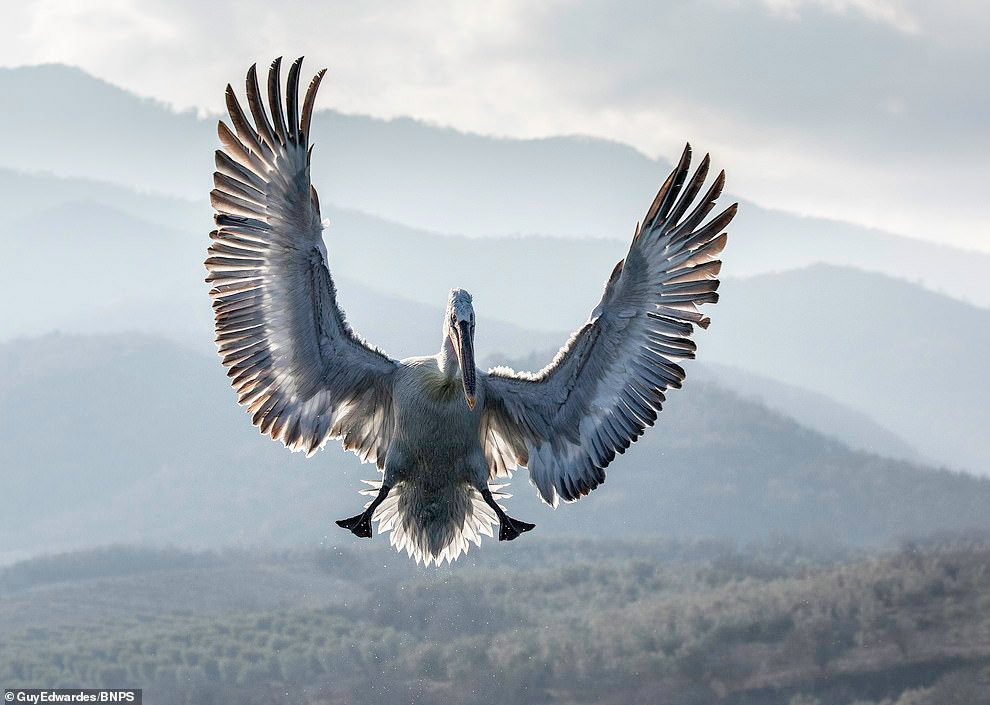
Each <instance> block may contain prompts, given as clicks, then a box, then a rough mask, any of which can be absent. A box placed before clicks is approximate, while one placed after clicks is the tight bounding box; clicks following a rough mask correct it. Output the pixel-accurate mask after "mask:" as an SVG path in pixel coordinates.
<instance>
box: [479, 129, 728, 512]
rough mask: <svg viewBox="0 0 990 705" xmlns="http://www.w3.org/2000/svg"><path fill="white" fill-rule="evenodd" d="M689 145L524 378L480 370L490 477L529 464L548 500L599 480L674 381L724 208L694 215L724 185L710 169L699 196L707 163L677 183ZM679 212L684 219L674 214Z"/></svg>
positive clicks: (567, 497) (711, 275)
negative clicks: (568, 330) (579, 316)
mask: <svg viewBox="0 0 990 705" xmlns="http://www.w3.org/2000/svg"><path fill="white" fill-rule="evenodd" d="M690 162H691V148H690V146H687V147H685V149H684V152H683V154H682V155H681V159H680V161H679V162H678V164H677V166H676V167H675V168H674V170H673V171H672V172H671V174H670V176H668V177H667V179H666V180H665V181H664V183H663V185H662V186H661V187H660V190H659V192H658V193H657V196H656V198H654V200H653V202H652V203H651V204H650V207H649V209H648V210H647V212H646V216H645V218H644V219H643V225H642V227H639V226H637V228H636V231H635V234H634V236H633V240H632V243H631V245H630V247H629V252H628V254H627V255H626V257H625V258H624V259H623V260H621V261H620V262H619V263H618V264H617V265H616V266H615V269H614V270H613V272H612V274H611V276H610V277H609V279H608V281H607V282H606V285H605V292H604V294H603V295H602V300H601V302H600V303H599V304H598V306H597V307H596V308H595V310H594V311H593V312H592V315H591V319H590V320H589V321H588V323H587V324H585V325H584V327H583V328H581V329H580V330H579V331H577V332H576V333H575V334H574V335H573V336H571V339H570V340H569V341H568V343H567V344H566V345H565V346H564V347H563V348H561V350H560V352H559V353H558V354H557V356H556V357H555V358H554V360H553V361H552V362H551V363H550V364H549V365H548V366H547V367H545V368H544V369H543V370H541V371H540V372H538V373H536V374H531V373H517V372H514V371H512V370H508V369H506V368H497V369H495V370H491V371H490V372H489V373H488V374H487V375H485V376H484V377H483V378H482V383H483V384H484V386H485V408H484V414H483V437H484V438H485V454H486V457H487V459H488V463H489V474H490V475H491V476H493V477H494V476H497V475H503V474H509V473H511V470H512V469H513V468H514V467H516V466H525V467H527V468H528V470H529V475H530V480H531V481H532V482H533V484H534V485H536V487H537V489H538V490H539V493H540V496H541V497H542V498H543V499H544V501H546V502H547V503H548V504H550V505H551V506H556V505H557V503H558V501H559V500H560V499H563V500H564V501H568V502H570V501H574V500H576V499H578V498H580V497H582V496H584V495H586V494H588V493H589V492H591V491H592V490H593V489H595V488H596V487H597V486H598V485H600V484H601V483H602V482H604V481H605V468H606V467H607V466H608V465H609V463H611V462H612V460H614V459H615V455H616V454H617V453H620V454H621V453H623V452H625V450H626V449H627V448H628V447H629V446H630V445H631V444H632V443H633V442H635V441H636V439H637V438H639V437H640V436H641V435H643V433H644V432H645V430H646V429H647V428H649V427H650V426H652V425H653V424H654V423H655V422H656V420H657V414H658V413H659V412H660V411H661V409H662V405H663V403H664V401H665V400H666V396H665V392H666V390H667V389H669V388H674V389H677V388H679V387H680V386H681V384H682V382H683V381H684V378H685V372H684V368H682V367H681V366H680V365H679V364H678V361H679V360H684V359H691V358H693V357H694V355H695V350H696V345H695V343H694V342H693V341H692V340H691V339H690V336H691V334H692V333H693V331H694V326H696V325H697V326H701V327H702V328H707V327H708V323H709V319H708V317H707V316H704V315H703V314H701V312H700V311H698V307H699V306H700V305H702V304H706V303H715V302H717V301H718V286H719V280H718V279H717V277H718V274H719V271H720V269H721V262H720V261H719V260H718V259H717V257H718V255H719V254H720V253H721V252H722V249H723V248H724V247H725V243H726V238H727V236H726V234H725V233H724V232H723V230H724V228H725V227H726V226H727V225H728V224H729V222H730V221H731V220H732V218H733V217H734V216H735V213H736V205H732V206H730V207H729V208H727V209H726V210H724V211H722V212H721V213H720V214H718V215H717V216H715V217H714V218H712V219H711V220H710V221H708V222H707V223H704V221H705V218H706V217H707V216H708V214H709V213H711V211H712V209H713V208H714V207H715V203H716V200H717V199H718V197H719V195H720V194H721V192H722V188H723V187H724V185H725V173H724V172H721V173H720V174H719V175H718V176H717V177H716V178H715V180H714V182H713V183H712V184H711V186H710V187H709V189H708V191H707V192H706V193H705V195H704V196H703V197H702V198H701V200H700V202H698V203H697V204H694V206H693V207H692V204H693V202H694V199H695V198H696V196H697V195H698V193H700V191H701V189H702V187H703V186H704V182H705V179H706V178H707V176H708V170H709V166H710V160H709V157H708V155H705V158H704V159H702V161H701V164H700V165H699V166H698V168H697V170H696V171H695V172H694V174H693V175H692V176H691V178H690V179H688V171H689V167H690ZM685 214H686V215H685Z"/></svg>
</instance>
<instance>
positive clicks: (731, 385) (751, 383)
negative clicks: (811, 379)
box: [692, 364, 931, 463]
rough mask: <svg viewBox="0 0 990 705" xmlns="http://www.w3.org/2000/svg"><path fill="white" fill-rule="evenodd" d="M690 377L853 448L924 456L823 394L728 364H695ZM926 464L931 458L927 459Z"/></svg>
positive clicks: (916, 459) (913, 459) (905, 456)
mask: <svg viewBox="0 0 990 705" xmlns="http://www.w3.org/2000/svg"><path fill="white" fill-rule="evenodd" d="M692 378H693V379H697V380H699V381H702V382H706V383H709V384H715V385H717V386H720V387H724V388H725V389H728V390H730V391H732V392H734V393H736V394H738V395H739V396H741V397H743V398H744V399H749V400H752V401H756V402H759V403H760V404H763V405H764V406H766V407H767V408H769V409H771V410H773V411H776V412H777V413H778V414H783V415H784V416H788V417H790V418H792V419H794V420H795V421H797V422H798V423H800V424H801V425H802V426H806V427H807V428H810V429H812V430H813V431H817V432H818V433H821V434H822V435H825V436H832V437H833V438H836V439H838V440H840V441H842V442H843V443H844V444H845V445H847V446H849V447H850V448H853V449H855V450H862V451H865V452H867V453H873V454H875V455H882V456H885V457H888V458H899V459H901V460H909V461H911V462H922V461H923V460H924V459H923V458H922V456H921V455H920V454H919V453H918V451H917V449H916V448H914V446H912V445H911V444H910V443H908V441H906V440H905V439H904V438H902V437H901V436H898V435H897V434H896V433H894V432H892V431H891V430H890V429H888V428H887V427H885V426H883V425H881V424H880V423H878V422H877V421H876V420H874V419H873V418H872V417H870V416H869V415H868V414H865V413H863V412H862V411H858V410H857V409H855V408H853V407H851V406H848V405H846V404H841V403H839V402H837V401H835V400H834V399H832V398H830V397H829V396H827V395H826V394H822V393H820V392H812V391H810V390H808V389H804V388H802V387H799V386H796V385H792V384H784V383H783V382H778V381H777V380H775V379H773V378H771V377H767V376H765V375H758V374H754V373H752V372H747V371H746V370H743V369H740V368H738V367H731V366H728V365H717V364H705V365H697V366H696V367H695V368H694V369H693V370H692ZM928 462H929V463H930V462H931V460H929V461H928Z"/></svg>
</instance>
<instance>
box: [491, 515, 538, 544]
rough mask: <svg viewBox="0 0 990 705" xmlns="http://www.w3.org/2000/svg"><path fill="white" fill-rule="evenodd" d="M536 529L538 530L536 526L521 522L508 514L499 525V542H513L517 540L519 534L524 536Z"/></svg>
mask: <svg viewBox="0 0 990 705" xmlns="http://www.w3.org/2000/svg"><path fill="white" fill-rule="evenodd" d="M534 528H536V524H529V523H527V522H525V521H519V520H518V519H513V518H512V517H510V516H509V515H507V514H506V515H504V516H502V517H501V521H500V522H499V524H498V540H499V541H511V540H512V539H514V538H517V537H518V536H519V534H524V533H526V532H527V531H531V530H532V529H534Z"/></svg>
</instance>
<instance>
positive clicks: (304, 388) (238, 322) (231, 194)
mask: <svg viewBox="0 0 990 705" xmlns="http://www.w3.org/2000/svg"><path fill="white" fill-rule="evenodd" d="M301 63H302V59H299V60H297V61H296V62H294V63H293V64H292V67H291V68H290V70H289V75H288V81H287V91H288V96H287V99H286V100H285V106H286V110H287V116H286V115H283V112H282V111H283V99H282V92H281V87H280V82H279V68H280V66H281V60H280V59H276V60H275V62H273V64H272V68H271V71H270V72H269V76H268V90H269V93H268V99H269V106H270V109H271V115H272V119H273V120H274V124H273V123H272V122H270V121H269V118H268V115H267V114H266V112H265V107H264V104H263V103H262V101H261V96H260V94H259V90H258V78H257V70H256V68H255V67H254V66H252V67H251V68H250V69H249V70H248V73H247V79H246V86H247V99H248V107H249V109H250V113H251V117H252V118H253V121H254V124H253V125H252V124H251V122H250V121H249V119H248V117H247V115H246V114H245V112H244V111H243V109H242V108H241V105H240V103H239V102H238V100H237V96H236V95H235V94H234V91H233V89H232V88H231V87H230V86H228V87H227V93H226V101H227V110H228V112H229V114H230V120H231V123H232V124H233V126H234V129H233V131H232V130H231V129H230V128H228V127H227V126H226V125H225V124H224V123H223V122H221V123H220V124H219V126H218V130H217V131H218V134H219V136H220V141H221V144H222V145H223V149H222V150H218V151H217V153H216V165H217V171H216V173H215V174H214V177H213V179H214V187H215V188H214V189H213V191H212V192H211V193H210V200H211V202H212V204H213V207H214V208H215V209H216V211H217V213H216V216H215V220H216V224H217V226H218V228H217V229H216V230H214V231H213V232H211V233H210V239H211V240H212V244H211V245H210V248H209V256H208V257H207V259H206V268H207V270H208V272H209V276H208V277H207V281H208V282H211V283H212V284H213V285H214V286H213V288H212V289H211V290H210V295H211V296H212V297H213V309H214V314H215V319H216V333H217V336H216V343H217V351H218V353H219V354H220V357H221V362H222V363H223V365H224V366H225V367H227V375H228V377H230V379H231V384H232V385H233V387H234V389H235V390H236V391H237V395H238V403H240V404H243V405H245V406H246V407H247V411H248V412H249V413H251V414H252V417H251V421H252V423H254V424H255V425H256V426H258V427H259V429H260V430H261V432H262V433H264V434H268V435H270V436H271V437H272V438H273V439H275V440H279V441H281V442H282V443H284V444H285V445H286V446H288V447H289V448H291V449H292V450H300V451H303V452H305V453H307V454H311V453H313V452H315V451H316V450H318V449H319V448H320V447H322V446H323V444H324V443H325V442H326V441H327V440H328V439H329V438H342V439H343V441H344V445H345V447H346V448H348V449H349V450H353V451H354V452H355V453H357V454H358V455H359V456H360V457H361V458H362V459H363V460H367V461H371V462H376V463H378V464H379V466H381V465H382V464H383V463H384V460H385V453H386V452H387V449H388V444H389V442H390V439H391V433H392V430H391V412H390V409H391V403H392V400H391V394H392V386H391V385H392V379H393V373H394V371H395V369H396V363H395V361H394V360H392V359H390V358H389V357H387V356H386V355H384V354H383V353H381V352H380V351H378V350H376V349H374V348H372V347H370V346H369V345H368V344H367V343H365V342H364V341H363V340H362V339H361V338H360V337H358V336H357V335H356V334H355V333H354V332H353V331H352V330H351V328H350V326H349V325H348V324H347V322H346V320H345V318H344V314H343V311H341V309H340V307H339V306H338V305H337V294H336V289H335V288H334V283H333V279H332V277H331V276H330V269H329V265H328V263H327V256H326V247H325V246H324V243H323V236H322V225H321V219H320V211H319V201H318V200H317V199H316V198H315V193H316V192H315V190H314V189H313V187H312V184H311V183H310V178H309V162H310V148H309V144H308V139H309V137H308V135H309V130H308V128H309V123H310V120H311V118H312V111H313V105H314V101H315V98H316V89H317V87H318V86H319V79H320V78H321V77H322V76H323V71H321V72H320V73H319V74H318V75H317V77H316V78H314V79H313V81H312V82H311V83H310V86H309V89H308V91H307V94H306V98H305V103H304V105H303V112H302V117H301V118H300V115H299V99H298V87H299V72H300V69H301ZM286 119H287V120H288V122H286ZM300 120H302V122H301V123H300Z"/></svg>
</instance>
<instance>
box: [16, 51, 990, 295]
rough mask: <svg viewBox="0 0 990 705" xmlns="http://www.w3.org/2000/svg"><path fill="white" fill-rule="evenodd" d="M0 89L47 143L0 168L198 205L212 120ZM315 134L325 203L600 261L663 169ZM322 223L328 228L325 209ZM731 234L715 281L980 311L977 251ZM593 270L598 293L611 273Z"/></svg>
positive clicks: (749, 224) (31, 84)
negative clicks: (880, 288) (800, 279)
mask: <svg viewBox="0 0 990 705" xmlns="http://www.w3.org/2000/svg"><path fill="white" fill-rule="evenodd" d="M231 78H232V79H237V77H233V76H232V77H231ZM234 82H235V83H238V84H239V81H238V80H234ZM328 88H329V86H328ZM219 90H221V87H219V86H218V91H219ZM325 90H327V89H325ZM0 91H2V94H3V95H5V96H7V104H8V106H9V109H8V110H5V111H4V112H3V114H0V129H2V130H3V131H4V133H5V134H40V135H44V136H45V139H42V140H10V141H9V144H7V145H5V149H4V151H3V154H2V155H0V166H5V167H9V168H14V169H17V170H20V171H29V172H32V173H33V172H39V171H48V172H53V173H55V174H59V175H61V176H71V177H81V178H88V179H97V180H103V181H108V182H111V183H113V184H117V185H123V186H127V187H130V188H137V189H139V190H147V191H155V192H160V193H162V194H167V195H170V196H178V197H182V198H185V199H194V200H195V201H197V202H199V203H205V201H206V194H207V192H208V191H209V189H210V187H211V183H210V175H211V173H212V169H213V166H212V159H213V158H212V153H213V150H214V149H215V148H216V146H217V139H216V137H215V132H214V130H215V118H214V117H210V118H198V117H196V116H195V115H194V114H192V113H174V112H171V111H169V110H168V109H167V108H166V107H165V106H164V105H162V104H161V103H157V102H155V101H151V100H146V99H141V98H138V97H137V96H134V95H133V94H130V93H128V92H126V91H124V90H121V89H119V88H116V87H114V86H111V85H110V84H107V83H105V82H103V81H100V80H98V79H95V78H93V77H91V76H88V75H87V74H85V73H83V72H82V71H80V70H78V69H73V68H69V67H66V66H59V65H47V66H33V67H22V68H17V69H0ZM324 99H326V98H324ZM313 134H314V142H315V143H316V152H315V156H314V161H313V181H314V183H315V185H316V187H317V188H318V189H319V190H320V193H321V197H322V199H321V200H322V202H323V203H324V204H336V205H337V207H339V208H345V209H350V210H354V211H359V212H363V213H367V214H369V215H374V216H376V217H378V218H382V219H384V220H388V221H392V222H398V223H403V224H405V225H407V226H409V227H413V228H417V229H420V230H426V231H431V232H437V233H448V234H449V233H456V234H463V235H469V236H484V237H490V236H494V235H503V236H504V235H511V234H538V235H544V236H556V237H559V236H568V237H572V238H573V237H584V236H592V237H604V238H609V239H611V240H612V242H611V245H615V246H616V247H615V249H614V252H615V253H617V254H615V256H614V257H610V259H611V260H612V262H611V263H614V260H616V259H618V258H619V257H621V256H622V254H624V251H623V248H622V247H621V246H618V245H617V244H616V242H615V240H625V239H626V238H627V237H629V236H631V234H632V230H633V225H634V223H635V221H636V220H637V219H638V218H641V217H642V215H643V213H644V212H645V209H646V207H647V206H648V204H649V203H650V200H651V199H652V196H653V194H654V192H655V191H656V189H657V187H658V185H659V184H660V182H661V181H662V179H663V178H664V177H665V176H666V173H667V171H668V169H669V163H668V162H666V161H661V160H653V159H650V158H648V157H646V156H645V155H643V154H641V153H639V152H637V151H635V150H633V149H631V148H630V147H628V146H625V145H621V144H617V143H614V142H608V141H604V140H599V139H589V138H581V137H554V138H548V139H539V140H512V139H497V138H491V137H483V136H479V135H471V134H464V133H460V132H457V131H455V130H451V129H447V128H440V127H436V126H433V125H426V124H423V123H420V122H416V121H414V120H410V119H397V120H389V121H383V120H376V119H372V118H368V117H363V116H356V115H342V114H339V113H335V112H332V111H320V112H318V113H317V114H316V115H315V117H314V121H313ZM83 136H84V138H83ZM686 137H689V135H686ZM697 146H698V147H699V148H700V149H703V145H697ZM715 163H716V164H717V165H718V166H724V167H725V168H726V169H727V171H728V172H729V184H730V186H731V184H732V180H731V172H732V165H731V164H724V163H722V162H721V161H720V160H719V159H718V155H715ZM730 198H731V197H729V198H726V203H728V202H729V201H730ZM325 215H329V216H330V217H331V219H333V218H335V217H336V214H335V212H334V210H333V209H332V208H330V207H327V208H326V213H325ZM732 233H733V235H732V240H731V245H730V247H729V248H728V250H727V252H726V255H725V257H726V263H727V270H726V271H727V272H731V273H732V274H734V275H737V276H742V275H752V274H757V273H765V272H773V271H779V270H783V269H790V268H794V267H800V266H805V265H807V264H811V263H814V262H819V261H822V262H829V263H833V264H839V265H849V266H855V267H859V268H864V269H870V270H872V271H878V272H883V273H887V274H890V275H894V276H898V277H902V278H905V279H908V280H910V281H918V282H921V283H922V284H924V285H925V286H926V287H928V288H930V289H933V290H936V291H945V292H946V293H949V294H951V295H953V296H956V297H961V298H965V299H968V300H971V301H973V302H975V303H977V304H979V305H983V306H986V305H990V284H988V280H987V278H986V277H985V276H984V273H985V272H986V271H987V269H988V266H990V254H987V253H981V252H971V251H966V250H961V249H956V248H951V247H941V246H938V245H933V244H931V243H926V242H920V241H917V240H912V239H908V238H903V237H899V236H896V235H893V234H890V233H883V232H879V231H876V230H871V229H867V228H862V227H858V226H855V225H851V224H848V223H841V222H837V221H830V220H825V219H818V218H804V217H798V216H795V215H792V214H788V213H784V212H780V211H773V210H768V209H764V208H761V207H759V206H757V205H755V204H752V203H747V202H743V204H742V207H741V208H740V215H739V217H738V218H737V219H736V221H735V222H734V223H733V229H732ZM568 246H569V245H564V247H568ZM609 251H610V252H611V251H612V250H609ZM368 254H371V253H368ZM377 254H378V253H377V252H375V253H374V255H375V256H376V257H377ZM551 261H553V260H551ZM477 266H484V263H483V262H478V263H477ZM601 270H602V273H601V274H597V275H596V276H595V281H596V282H600V281H601V280H603V279H604V277H605V276H607V274H608V272H609V271H610V267H609V266H608V265H605V266H603V267H602V268H601Z"/></svg>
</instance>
